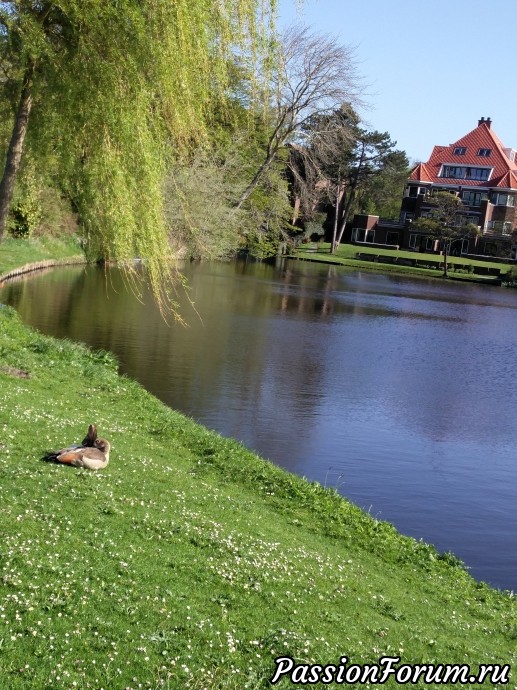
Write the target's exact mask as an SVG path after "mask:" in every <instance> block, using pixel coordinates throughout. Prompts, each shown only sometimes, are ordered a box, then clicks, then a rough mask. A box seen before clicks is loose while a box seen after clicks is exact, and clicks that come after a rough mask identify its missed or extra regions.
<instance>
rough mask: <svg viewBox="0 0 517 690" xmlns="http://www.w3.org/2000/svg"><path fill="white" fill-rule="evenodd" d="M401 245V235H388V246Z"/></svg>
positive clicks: (389, 233) (388, 233) (391, 233)
mask: <svg viewBox="0 0 517 690" xmlns="http://www.w3.org/2000/svg"><path fill="white" fill-rule="evenodd" d="M398 243H399V233H398V232H387V233H386V244H398Z"/></svg>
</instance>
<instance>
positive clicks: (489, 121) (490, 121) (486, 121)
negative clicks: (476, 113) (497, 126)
mask: <svg viewBox="0 0 517 690" xmlns="http://www.w3.org/2000/svg"><path fill="white" fill-rule="evenodd" d="M483 124H485V125H486V126H487V127H488V129H490V127H491V125H492V120H491V119H490V118H489V117H487V118H486V119H485V118H484V117H482V118H481V120H478V127H480V126H481V125H483Z"/></svg>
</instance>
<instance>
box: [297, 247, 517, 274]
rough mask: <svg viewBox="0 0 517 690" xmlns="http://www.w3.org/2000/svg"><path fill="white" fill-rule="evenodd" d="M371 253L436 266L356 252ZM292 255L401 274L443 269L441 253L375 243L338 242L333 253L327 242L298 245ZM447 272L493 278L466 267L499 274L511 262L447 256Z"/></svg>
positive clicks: (437, 272) (505, 269) (436, 272)
mask: <svg viewBox="0 0 517 690" xmlns="http://www.w3.org/2000/svg"><path fill="white" fill-rule="evenodd" d="M358 253H361V254H373V255H378V256H380V257H383V256H386V257H390V258H391V257H397V258H399V259H413V260H414V259H415V258H417V259H420V260H424V259H425V260H426V262H428V263H429V264H433V263H436V265H437V268H435V269H429V268H418V267H414V266H404V265H401V264H398V265H397V264H395V265H394V264H389V263H382V261H379V263H377V262H370V261H364V260H361V259H357V258H356V257H357V254H358ZM295 256H296V257H297V258H299V259H307V260H312V261H325V262H327V263H335V264H340V265H343V266H349V267H352V268H359V269H361V270H367V271H368V270H370V271H379V272H381V273H401V274H406V275H407V274H414V275H421V276H427V277H441V276H442V273H443V271H442V269H440V268H438V264H439V263H440V259H441V258H440V257H439V256H436V255H434V254H418V253H415V252H408V251H404V250H401V249H400V250H399V249H379V248H376V247H368V246H367V245H366V246H365V245H361V246H358V245H352V244H341V245H340V246H339V247H338V249H337V251H336V252H335V253H334V254H331V253H330V244H328V243H320V244H318V245H313V246H307V247H305V246H303V245H302V246H301V247H300V248H299V249H298V250H297V251H296V253H295ZM448 264H449V274H450V276H451V277H453V278H454V279H463V280H472V279H475V280H477V281H479V280H484V279H485V280H487V281H490V280H493V278H490V277H488V276H483V275H473V274H470V273H469V270H470V269H469V267H475V266H478V267H481V268H482V269H483V270H485V269H487V268H495V269H499V270H500V271H501V276H503V275H504V274H505V273H507V272H508V271H509V270H510V268H511V267H510V265H508V264H500V263H496V262H491V261H479V260H476V259H465V258H463V257H461V258H458V257H449V258H448Z"/></svg>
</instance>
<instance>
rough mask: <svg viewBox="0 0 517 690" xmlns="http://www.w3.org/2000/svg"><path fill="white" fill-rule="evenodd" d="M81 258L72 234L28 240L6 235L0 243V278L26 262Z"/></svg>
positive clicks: (79, 248) (77, 243)
mask: <svg viewBox="0 0 517 690" xmlns="http://www.w3.org/2000/svg"><path fill="white" fill-rule="evenodd" d="M83 258H84V254H83V252H82V250H81V247H80V245H79V242H78V240H77V238H76V237H75V236H73V235H70V236H62V237H37V238H33V239H28V240H25V239H15V238H12V237H8V238H7V239H5V240H4V241H3V242H1V243H0V278H1V277H2V276H4V275H6V274H8V273H9V272H10V271H12V270H13V269H17V268H20V267H22V266H25V265H27V264H33V263H40V262H43V261H58V262H59V261H67V260H70V259H83Z"/></svg>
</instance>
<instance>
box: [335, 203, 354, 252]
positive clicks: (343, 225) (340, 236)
mask: <svg viewBox="0 0 517 690" xmlns="http://www.w3.org/2000/svg"><path fill="white" fill-rule="evenodd" d="M354 201H355V190H352V191H351V192H350V194H349V196H348V200H347V202H346V204H345V209H344V211H343V216H342V218H341V222H340V227H339V232H338V236H337V238H336V247H338V246H339V245H340V243H341V240H342V239H343V234H344V232H345V228H346V224H347V222H348V216H349V215H350V210H351V208H352V204H353V202H354Z"/></svg>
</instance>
